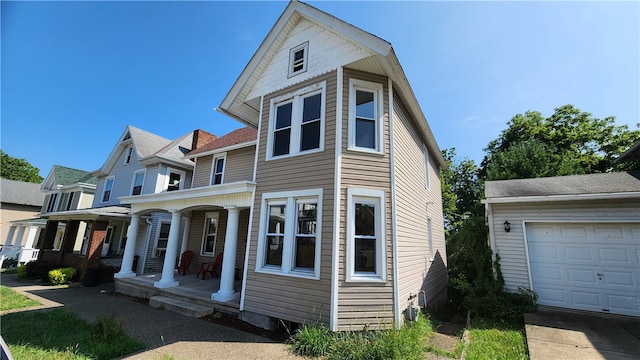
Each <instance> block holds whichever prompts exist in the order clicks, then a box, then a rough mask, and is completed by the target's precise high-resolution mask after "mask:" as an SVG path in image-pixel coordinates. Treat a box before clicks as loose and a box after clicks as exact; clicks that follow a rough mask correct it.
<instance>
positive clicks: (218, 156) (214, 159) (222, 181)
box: [209, 152, 227, 185]
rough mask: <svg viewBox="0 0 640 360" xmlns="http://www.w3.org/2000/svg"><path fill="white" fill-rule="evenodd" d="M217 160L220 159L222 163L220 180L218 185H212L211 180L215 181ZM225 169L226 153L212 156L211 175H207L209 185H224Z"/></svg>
mask: <svg viewBox="0 0 640 360" xmlns="http://www.w3.org/2000/svg"><path fill="white" fill-rule="evenodd" d="M218 159H222V161H223V163H222V180H221V181H220V184H214V183H213V180H214V179H215V175H216V162H217V161H218ZM226 169H227V153H226V152H223V153H220V154H215V155H213V159H212V160H211V174H210V175H209V185H222V184H224V173H225V170H226Z"/></svg>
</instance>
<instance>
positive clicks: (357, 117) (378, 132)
mask: <svg viewBox="0 0 640 360" xmlns="http://www.w3.org/2000/svg"><path fill="white" fill-rule="evenodd" d="M382 98H383V88H382V84H377V83H372V82H368V81H363V80H357V79H350V80H349V149H350V150H358V151H365V152H373V153H379V154H382V153H384V142H383V136H382V135H383V130H384V127H383V126H384V124H383V118H382V115H383V107H382V103H383V101H382V100H383V99H382Z"/></svg>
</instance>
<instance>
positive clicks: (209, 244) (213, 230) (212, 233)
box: [201, 212, 218, 256]
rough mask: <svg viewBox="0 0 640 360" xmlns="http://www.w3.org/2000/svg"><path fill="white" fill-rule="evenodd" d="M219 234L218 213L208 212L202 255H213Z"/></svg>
mask: <svg viewBox="0 0 640 360" xmlns="http://www.w3.org/2000/svg"><path fill="white" fill-rule="evenodd" d="M217 236H218V213H217V212H213V213H207V215H206V218H205V221H204V238H203V239H202V251H201V254H202V255H210V256H213V254H214V252H215V250H216V240H217Z"/></svg>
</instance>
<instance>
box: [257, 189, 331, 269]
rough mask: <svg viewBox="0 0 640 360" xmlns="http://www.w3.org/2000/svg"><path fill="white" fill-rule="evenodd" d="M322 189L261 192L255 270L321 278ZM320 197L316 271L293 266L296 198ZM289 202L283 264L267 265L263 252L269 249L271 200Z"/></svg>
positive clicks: (316, 198) (318, 203)
mask: <svg viewBox="0 0 640 360" xmlns="http://www.w3.org/2000/svg"><path fill="white" fill-rule="evenodd" d="M322 193H323V190H322V189H309V190H299V191H284V192H272V193H264V194H262V203H261V204H262V205H261V208H260V230H259V234H258V254H257V258H256V272H259V273H265V274H276V275H283V276H291V277H298V278H304V279H314V280H319V279H320V263H321V262H320V254H321V253H322V252H321V244H322ZM311 199H313V200H317V208H316V211H317V214H318V220H317V221H318V228H317V231H316V249H315V258H314V267H313V271H308V270H300V269H296V268H294V257H295V254H294V253H293V248H294V245H295V239H294V237H295V234H294V232H295V222H296V221H295V219H296V214H295V212H296V201H299V200H302V201H304V200H311ZM269 202H271V203H272V204H277V203H281V204H286V215H285V219H286V223H285V231H284V240H283V242H284V245H283V250H282V266H281V267H276V266H270V265H265V260H266V259H265V256H264V252H265V250H266V234H267V226H268V222H269V212H268V204H269Z"/></svg>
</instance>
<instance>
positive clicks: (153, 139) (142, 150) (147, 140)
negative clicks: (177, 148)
mask: <svg viewBox="0 0 640 360" xmlns="http://www.w3.org/2000/svg"><path fill="white" fill-rule="evenodd" d="M128 128H129V134H131V137H132V138H133V142H134V144H135V148H136V151H137V152H138V156H139V157H141V158H144V157H147V156H149V155H153V154H155V153H156V151H158V150H160V149H162V148H164V147H165V146H167V145H169V144H171V140H169V139H167V138H164V137H162V136H159V135H156V134H153V133H150V132H148V131H145V130H142V129H138V128H137V127H135V126H131V125H129V126H128Z"/></svg>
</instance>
